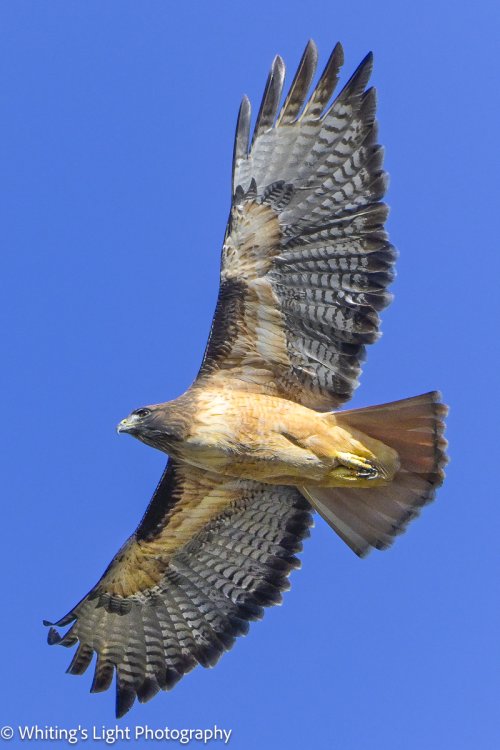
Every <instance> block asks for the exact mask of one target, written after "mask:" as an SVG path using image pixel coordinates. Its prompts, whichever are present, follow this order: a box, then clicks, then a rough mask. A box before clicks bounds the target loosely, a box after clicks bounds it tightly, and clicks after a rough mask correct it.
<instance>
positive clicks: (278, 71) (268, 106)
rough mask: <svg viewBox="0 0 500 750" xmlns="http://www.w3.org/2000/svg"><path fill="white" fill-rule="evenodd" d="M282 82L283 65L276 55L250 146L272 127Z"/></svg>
mask: <svg viewBox="0 0 500 750" xmlns="http://www.w3.org/2000/svg"><path fill="white" fill-rule="evenodd" d="M284 80H285V63H284V62H283V59H282V58H281V57H280V56H279V55H276V57H275V58H274V60H273V64H272V66H271V71H270V73H269V77H268V79H267V83H266V88H265V89H264V96H263V97H262V103H261V105H260V109H259V114H258V115H257V122H256V123H255V129H254V133H253V137H252V145H253V143H254V142H255V139H256V138H257V137H258V136H259V135H260V134H261V133H263V132H264V131H265V130H267V129H268V128H270V127H272V125H273V123H274V120H275V118H276V114H277V111H278V106H279V103H280V98H281V92H282V90H283V83H284Z"/></svg>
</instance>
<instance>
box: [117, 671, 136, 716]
mask: <svg viewBox="0 0 500 750" xmlns="http://www.w3.org/2000/svg"><path fill="white" fill-rule="evenodd" d="M135 697H136V693H135V690H134V689H133V688H131V687H128V686H127V685H123V684H120V683H119V681H118V680H117V681H116V704H115V715H116V718H117V719H121V717H122V716H125V714H126V713H127V712H128V711H130V709H131V708H132V706H133V705H134V703H135Z"/></svg>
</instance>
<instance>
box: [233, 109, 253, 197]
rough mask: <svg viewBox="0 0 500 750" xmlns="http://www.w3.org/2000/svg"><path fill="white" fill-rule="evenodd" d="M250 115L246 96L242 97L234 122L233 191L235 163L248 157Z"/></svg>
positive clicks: (250, 111) (250, 110)
mask: <svg viewBox="0 0 500 750" xmlns="http://www.w3.org/2000/svg"><path fill="white" fill-rule="evenodd" d="M251 115H252V106H251V104H250V100H249V98H248V96H244V97H243V99H242V101H241V105H240V109H239V112H238V119H237V121H236V133H235V136H234V149H233V190H234V188H235V187H236V186H235V185H234V174H235V170H236V163H237V161H238V160H239V159H245V158H246V157H247V156H248V146H249V142H250V118H251Z"/></svg>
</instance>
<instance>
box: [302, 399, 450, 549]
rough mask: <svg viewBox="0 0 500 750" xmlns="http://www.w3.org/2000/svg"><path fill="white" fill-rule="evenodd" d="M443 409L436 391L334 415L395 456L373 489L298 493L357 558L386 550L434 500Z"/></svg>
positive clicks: (441, 458) (442, 461)
mask: <svg viewBox="0 0 500 750" xmlns="http://www.w3.org/2000/svg"><path fill="white" fill-rule="evenodd" d="M447 411H448V410H447V407H446V406H445V405H444V404H442V403H441V396H440V394H439V393H437V392H435V391H434V392H432V393H425V394H423V395H422V396H415V397H414V398H407V399H404V400H402V401H394V402H392V403H390V404H383V405H381V406H370V407H368V408H366V409H353V410H351V411H343V412H337V413H336V414H335V419H336V422H337V424H338V425H340V426H342V427H347V428H349V427H350V428H354V429H356V430H360V431H361V432H363V433H365V434H366V435H369V436H370V437H373V438H376V439H377V440H380V441H381V442H383V443H385V444H386V445H388V446H390V447H391V448H393V449H394V450H396V451H397V453H398V455H399V460H400V464H401V465H400V468H399V470H398V471H397V473H396V475H395V476H394V479H393V480H392V482H391V483H390V484H387V485H384V486H378V487H368V488H367V487H358V488H351V487H316V486H306V487H301V488H300V490H301V492H302V493H303V494H304V496H305V497H307V499H308V500H309V501H310V502H311V504H312V506H313V507H314V508H315V509H316V510H317V511H318V513H319V514H320V515H321V516H323V518H324V519H325V520H326V521H327V523H328V524H329V525H330V526H331V527H332V528H333V529H334V530H335V531H336V532H337V534H338V535H339V536H340V537H341V539H343V540H344V542H346V544H348V545H349V547H350V548H351V549H352V550H354V552H355V553H356V554H357V555H359V556H360V557H363V556H364V555H366V554H367V553H368V552H369V551H370V549H371V548H373V547H375V548H376V549H386V548H387V547H389V545H390V544H392V542H393V541H394V537H395V536H397V535H398V534H401V533H402V532H403V531H405V529H406V526H407V525H408V523H409V522H410V521H411V520H412V518H415V517H416V516H418V514H419V512H420V509H421V508H422V507H423V506H424V505H426V504H427V503H429V502H430V501H431V500H433V499H434V494H435V490H436V488H437V487H439V486H440V485H441V484H442V482H443V479H444V471H443V468H444V466H445V465H446V463H447V457H446V453H445V451H446V445H447V443H446V440H444V438H443V432H444V417H445V416H446V414H447Z"/></svg>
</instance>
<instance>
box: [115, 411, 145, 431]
mask: <svg viewBox="0 0 500 750" xmlns="http://www.w3.org/2000/svg"><path fill="white" fill-rule="evenodd" d="M140 421H141V419H140V417H138V416H137V414H131V415H130V417H126V418H125V419H122V421H121V422H120V423H119V425H118V426H117V428H116V431H117V432H118V433H120V432H125V433H128V434H129V435H134V434H136V433H137V428H138V425H139V422H140Z"/></svg>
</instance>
